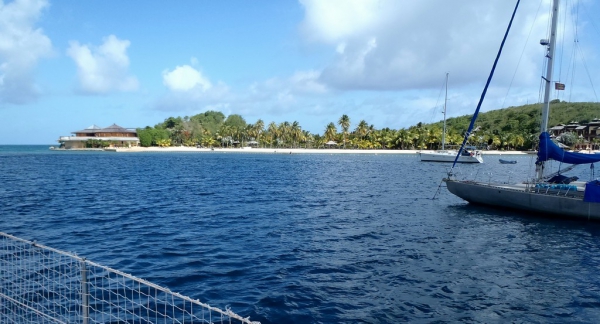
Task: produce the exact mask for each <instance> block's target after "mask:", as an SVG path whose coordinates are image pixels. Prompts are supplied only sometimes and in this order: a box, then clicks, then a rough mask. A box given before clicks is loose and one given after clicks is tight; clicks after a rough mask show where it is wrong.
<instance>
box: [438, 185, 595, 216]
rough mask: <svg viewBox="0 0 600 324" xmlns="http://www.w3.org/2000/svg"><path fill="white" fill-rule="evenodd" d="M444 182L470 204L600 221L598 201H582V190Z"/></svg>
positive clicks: (449, 189) (450, 189)
mask: <svg viewBox="0 0 600 324" xmlns="http://www.w3.org/2000/svg"><path fill="white" fill-rule="evenodd" d="M445 181H446V185H447V187H448V191H450V192H451V193H453V194H454V195H456V196H458V197H460V198H462V199H464V200H466V201H468V202H470V203H474V204H482V205H488V206H493V207H500V208H509V209H517V210H521V211H529V212H537V213H540V214H541V215H555V216H562V217H572V218H581V219H588V220H590V219H594V220H600V203H594V202H585V201H583V193H582V192H571V193H569V192H568V191H565V192H558V193H557V192H547V190H543V189H542V190H536V189H535V188H531V187H528V186H527V185H525V184H521V185H518V184H515V185H500V184H487V183H480V182H473V181H458V180H449V179H445Z"/></svg>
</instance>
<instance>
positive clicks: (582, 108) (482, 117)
mask: <svg viewBox="0 0 600 324" xmlns="http://www.w3.org/2000/svg"><path fill="white" fill-rule="evenodd" d="M541 115H542V112H541V104H531V105H524V106H518V107H509V108H504V109H498V110H492V111H488V112H484V113H480V114H479V117H478V118H477V121H476V122H475V127H479V130H480V131H483V132H486V133H491V134H501V133H517V134H538V133H539V129H540V121H541ZM471 117H472V115H466V116H461V117H455V118H448V119H447V120H446V125H447V127H448V128H449V129H452V130H454V131H457V132H459V133H464V132H465V131H466V130H467V128H468V127H469V123H470V122H471ZM594 118H600V103H594V102H565V101H558V100H554V101H553V102H552V103H551V104H550V118H549V121H548V125H549V127H552V126H555V125H558V124H568V123H570V122H572V121H575V122H579V124H582V125H585V124H586V123H588V122H590V121H592V120H593V119H594ZM442 123H443V122H442V121H440V122H437V123H433V124H430V125H431V126H437V127H442Z"/></svg>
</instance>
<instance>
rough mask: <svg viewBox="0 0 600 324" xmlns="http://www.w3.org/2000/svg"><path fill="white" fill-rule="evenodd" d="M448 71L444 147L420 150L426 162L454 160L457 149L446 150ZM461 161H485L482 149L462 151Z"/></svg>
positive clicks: (446, 97) (459, 160)
mask: <svg viewBox="0 0 600 324" xmlns="http://www.w3.org/2000/svg"><path fill="white" fill-rule="evenodd" d="M447 104H448V73H446V96H445V98H444V128H443V130H442V149H441V150H437V151H434V152H419V157H420V159H421V161H426V162H454V160H455V157H456V156H457V154H458V151H457V150H446V148H445V146H446V108H447V107H448V105H447ZM457 162H459V163H483V158H482V157H481V151H479V150H476V149H475V148H473V147H469V148H467V149H465V150H463V151H462V153H461V154H460V156H459V157H458V160H457Z"/></svg>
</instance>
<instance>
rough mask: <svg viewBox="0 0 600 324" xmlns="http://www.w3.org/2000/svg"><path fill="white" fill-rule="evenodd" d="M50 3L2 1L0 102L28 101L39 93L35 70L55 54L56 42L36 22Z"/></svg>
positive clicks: (31, 0)
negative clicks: (42, 59) (37, 65)
mask: <svg viewBox="0 0 600 324" xmlns="http://www.w3.org/2000/svg"><path fill="white" fill-rule="evenodd" d="M47 6H48V3H47V1H44V0H17V1H14V2H11V3H8V4H4V3H3V2H2V1H1V0H0V102H5V103H12V104H25V103H28V102H31V101H34V100H35V99H37V97H38V96H39V91H38V90H37V87H36V85H35V83H34V78H33V70H34V68H35V66H36V64H37V63H38V61H39V60H40V59H41V58H43V57H47V56H49V55H50V54H51V53H52V42H51V41H50V39H49V38H48V37H47V36H46V35H45V34H44V32H43V30H41V29H39V28H35V23H36V22H37V20H38V19H39V17H40V15H41V13H42V11H43V10H44V9H45V8H46V7H47Z"/></svg>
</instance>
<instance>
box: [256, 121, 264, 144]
mask: <svg viewBox="0 0 600 324" xmlns="http://www.w3.org/2000/svg"><path fill="white" fill-rule="evenodd" d="M264 128H265V122H264V121H262V119H259V120H257V121H256V124H254V134H255V135H256V141H257V142H258V143H260V135H261V134H262V133H263V132H264Z"/></svg>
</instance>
